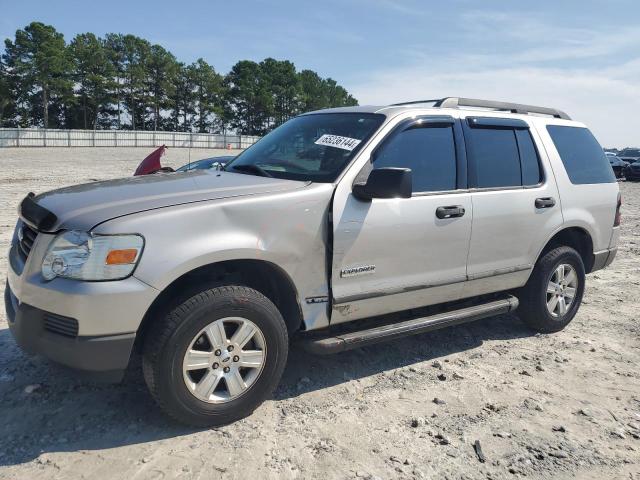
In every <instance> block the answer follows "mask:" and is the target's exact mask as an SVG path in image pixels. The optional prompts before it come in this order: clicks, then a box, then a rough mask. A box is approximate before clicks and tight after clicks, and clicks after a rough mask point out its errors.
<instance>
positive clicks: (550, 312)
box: [518, 247, 585, 333]
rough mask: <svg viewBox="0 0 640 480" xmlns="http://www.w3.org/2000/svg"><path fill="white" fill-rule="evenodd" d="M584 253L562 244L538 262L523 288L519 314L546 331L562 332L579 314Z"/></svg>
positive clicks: (535, 326)
mask: <svg viewBox="0 0 640 480" xmlns="http://www.w3.org/2000/svg"><path fill="white" fill-rule="evenodd" d="M584 284H585V273H584V264H583V262H582V257H580V255H579V254H578V252H576V251H575V250H574V249H573V248H571V247H558V248H555V249H553V250H551V251H549V252H547V253H546V254H544V255H543V256H542V257H541V258H540V259H539V260H538V263H536V266H535V268H534V269H533V272H532V274H531V277H530V278H529V281H528V282H527V284H526V285H525V286H524V287H523V288H522V290H521V292H520V295H519V297H520V307H519V308H518V316H519V317H520V318H521V319H522V320H523V321H524V323H526V324H527V325H528V326H529V327H531V328H533V329H534V330H536V331H538V332H542V333H552V332H558V331H560V330H562V329H563V328H564V327H566V326H567V325H568V324H569V322H571V320H573V317H575V315H576V313H577V312H578V308H579V307H580V303H581V302H582V295H583V294H584Z"/></svg>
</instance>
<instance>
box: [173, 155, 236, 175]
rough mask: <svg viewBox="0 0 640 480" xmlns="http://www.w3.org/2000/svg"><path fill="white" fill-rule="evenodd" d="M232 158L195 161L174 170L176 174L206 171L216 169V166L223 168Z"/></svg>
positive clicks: (229, 156)
mask: <svg viewBox="0 0 640 480" xmlns="http://www.w3.org/2000/svg"><path fill="white" fill-rule="evenodd" d="M234 158H235V155H225V156H221V157H211V158H203V159H202V160H196V161H194V162H190V163H187V164H186V165H183V166H181V167H180V168H176V172H187V171H189V170H208V169H210V168H217V167H218V166H220V167H223V166H224V165H226V164H227V163H228V162H230V161H231V160H233V159H234Z"/></svg>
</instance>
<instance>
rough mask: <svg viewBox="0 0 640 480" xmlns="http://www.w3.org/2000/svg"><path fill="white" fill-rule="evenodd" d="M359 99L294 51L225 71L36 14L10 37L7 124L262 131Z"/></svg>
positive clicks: (4, 83) (3, 84)
mask: <svg viewBox="0 0 640 480" xmlns="http://www.w3.org/2000/svg"><path fill="white" fill-rule="evenodd" d="M347 105H357V101H356V99H355V98H353V97H352V96H351V95H350V94H349V93H348V92H347V91H346V90H345V89H344V88H343V87H341V86H340V85H338V84H337V83H336V82H335V80H332V79H330V78H322V77H320V76H319V75H318V74H317V73H315V72H313V71H311V70H303V71H301V72H297V71H296V68H295V65H294V64H293V63H292V62H290V61H287V60H276V59H273V58H267V59H265V60H263V61H262V62H260V63H256V62H253V61H249V60H242V61H239V62H238V63H236V64H235V65H234V66H233V67H232V69H231V71H230V72H229V73H228V74H227V75H224V76H223V75H220V74H219V73H217V72H216V71H215V69H214V68H213V67H212V66H211V65H210V64H208V63H207V62H206V61H205V60H203V59H201V58H200V59H198V60H197V61H196V62H194V63H192V64H190V65H185V64H184V63H180V62H178V60H177V59H176V58H175V57H174V56H173V55H172V54H171V53H170V52H168V51H167V50H165V49H164V48H163V47H161V46H160V45H153V44H151V43H149V42H148V41H147V40H145V39H143V38H140V37H137V36H135V35H122V34H115V33H110V34H107V35H106V36H105V37H104V38H99V37H96V36H95V35H94V34H92V33H82V34H78V35H76V36H75V37H74V38H73V39H72V40H71V42H70V43H69V44H68V45H67V44H66V43H65V40H64V38H63V36H62V34H60V33H58V32H57V31H56V30H55V28H54V27H52V26H49V25H44V24H42V23H39V22H33V23H31V24H29V25H28V26H27V27H25V28H24V30H18V31H17V32H16V35H15V39H14V40H13V41H12V40H10V39H7V40H5V52H4V54H3V55H2V56H1V61H0V126H15V125H19V126H23V127H27V126H43V127H47V126H48V127H64V128H84V129H87V128H88V129H92V128H101V129H105V128H128V129H133V130H173V131H198V132H220V131H226V130H227V129H233V130H236V131H238V132H240V133H242V134H251V135H264V134H265V133H267V132H269V131H270V130H271V129H273V128H274V127H276V126H278V125H280V124H282V123H283V122H286V121H287V120H288V119H289V118H291V117H293V116H295V115H298V114H299V113H302V112H305V111H309V110H317V109H320V108H328V107H337V106H347Z"/></svg>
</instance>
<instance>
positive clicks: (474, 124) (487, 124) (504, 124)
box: [467, 117, 529, 130]
mask: <svg viewBox="0 0 640 480" xmlns="http://www.w3.org/2000/svg"><path fill="white" fill-rule="evenodd" d="M467 123H468V124H469V126H470V127H471V128H515V129H522V130H528V129H529V124H528V123H527V122H525V121H524V120H520V119H518V118H496V117H467Z"/></svg>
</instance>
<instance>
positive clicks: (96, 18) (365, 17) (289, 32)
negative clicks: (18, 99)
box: [0, 0, 640, 147]
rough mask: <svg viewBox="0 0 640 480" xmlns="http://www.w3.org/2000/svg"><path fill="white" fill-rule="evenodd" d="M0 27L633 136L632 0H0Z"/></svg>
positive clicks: (635, 17)
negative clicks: (547, 117) (448, 100)
mask: <svg viewBox="0 0 640 480" xmlns="http://www.w3.org/2000/svg"><path fill="white" fill-rule="evenodd" d="M0 12H2V15H0V38H7V37H11V38H13V36H14V35H15V31H16V29H18V28H23V27H24V26H25V25H27V24H28V23H30V22H31V21H34V20H37V21H41V22H44V23H48V24H51V25H53V26H55V27H56V29H58V30H59V31H60V32H62V33H63V34H64V35H65V38H66V39H67V40H70V39H71V38H72V37H73V36H74V35H75V34H77V33H82V32H88V31H90V32H93V33H96V34H99V35H103V34H105V33H108V32H118V33H132V34H135V35H138V36H141V37H143V38H146V39H147V40H149V41H151V42H154V43H159V44H161V45H162V46H164V47H165V48H166V49H168V50H169V51H171V52H172V53H173V54H174V55H176V57H178V59H179V60H181V61H186V62H191V61H194V60H196V59H198V58H199V57H202V58H204V59H205V60H206V61H207V62H209V63H211V64H212V65H213V66H214V67H215V68H216V70H218V71H219V72H221V73H226V72H227V71H228V70H229V69H230V67H231V66H232V65H233V64H234V63H235V62H236V61H238V60H244V59H250V60H255V61H260V60H262V59H264V58H266V57H273V58H277V59H281V60H284V59H286V60H291V61H293V62H294V63H295V64H296V67H297V68H298V69H299V70H301V69H305V68H309V69H312V70H315V71H317V72H318V73H319V74H320V75H322V76H325V77H331V78H334V79H335V80H336V81H338V83H340V84H341V85H343V86H344V87H345V88H347V90H349V92H350V93H352V94H353V95H354V96H355V97H356V98H357V99H358V100H359V102H360V104H361V105H365V104H373V105H383V104H388V103H393V102H400V101H407V100H420V99H428V98H439V97H445V96H460V97H474V98H487V99H494V100H503V101H514V102H519V103H528V104H534V105H542V106H550V107H556V108H559V109H561V110H564V111H566V112H567V113H568V114H569V115H570V116H571V117H572V118H573V119H575V120H579V121H581V122H584V123H586V124H587V125H588V126H589V127H591V129H592V130H593V131H594V133H595V135H596V137H598V139H599V140H600V143H602V144H603V145H604V146H606V147H624V146H640V116H639V115H638V113H639V112H640V0H608V1H605V0H602V1H594V0H580V1H578V0H562V1H560V0H536V1H524V0H511V1H507V0H482V1H481V0H449V1H442V0H440V1H431V0H396V1H393V0H324V1H315V2H309V1H306V0H280V1H275V0H273V1H268V0H253V1H249V0H247V1H240V0H236V1H229V0H226V1H218V0H208V1H207V0H194V1H188V0H182V1H181V2H176V1H175V0H174V1H166V0H155V1H153V2H151V1H147V0H128V1H121V0H109V1H108V2H87V1H86V0H85V1H82V2H81V1H75V0H57V1H55V2H52V1H51V0H48V1H42V0H30V1H28V2H26V1H25V2H16V1H15V0H0Z"/></svg>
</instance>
